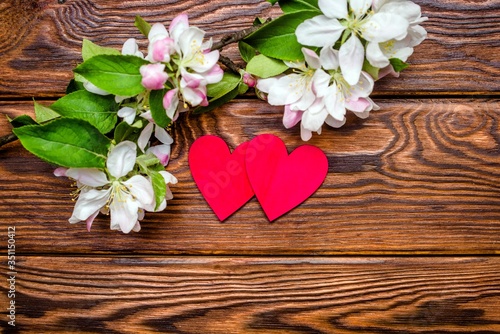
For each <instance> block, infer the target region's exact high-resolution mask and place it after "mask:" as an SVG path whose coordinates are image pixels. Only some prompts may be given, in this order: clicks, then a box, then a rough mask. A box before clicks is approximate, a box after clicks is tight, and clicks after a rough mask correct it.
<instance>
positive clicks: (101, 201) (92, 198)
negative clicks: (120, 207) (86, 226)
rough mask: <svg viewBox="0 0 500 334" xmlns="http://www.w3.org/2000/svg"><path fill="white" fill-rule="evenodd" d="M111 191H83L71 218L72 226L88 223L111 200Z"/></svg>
mask: <svg viewBox="0 0 500 334" xmlns="http://www.w3.org/2000/svg"><path fill="white" fill-rule="evenodd" d="M109 195H110V189H108V190H97V189H90V190H87V191H82V192H81V193H80V195H79V196H78V200H77V201H76V204H75V208H74V209H73V214H72V215H71V218H69V222H70V223H71V224H75V223H78V222H82V221H86V220H87V219H88V218H89V217H90V216H92V215H94V214H95V213H96V212H99V210H100V209H101V208H102V207H104V206H105V205H106V203H107V201H108V199H109Z"/></svg>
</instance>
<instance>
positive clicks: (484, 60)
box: [0, 0, 500, 98]
mask: <svg viewBox="0 0 500 334" xmlns="http://www.w3.org/2000/svg"><path fill="white" fill-rule="evenodd" d="M415 2H416V3H418V4H420V5H421V6H422V11H423V13H424V15H426V16H428V17H429V19H430V20H429V21H427V22H425V23H424V24H423V25H424V27H425V28H426V29H427V30H428V32H429V37H428V39H427V40H426V41H425V42H424V43H423V44H422V45H420V46H418V47H417V48H416V50H415V53H414V55H413V56H412V57H411V58H410V60H409V62H410V63H411V64H412V66H411V67H410V68H409V69H408V70H406V71H405V72H403V74H402V75H401V77H400V78H398V79H396V78H384V79H383V80H382V81H381V83H380V84H379V86H378V88H377V89H376V91H375V93H374V94H375V95H378V96H380V95H401V94H403V95H408V94H410V95H415V94H444V93H446V94H495V95H496V94H498V92H499V91H500V82H499V80H498V75H499V74H500V71H499V68H500V66H499V59H500V48H499V43H500V42H499V41H500V32H499V29H498V22H499V18H500V3H499V2H498V1H494V0H488V1H459V0H443V1H433V0H416V1H415ZM182 12H186V13H189V14H190V19H191V22H192V24H193V25H196V26H199V27H200V28H202V29H204V30H206V31H207V36H209V37H213V38H214V39H216V40H217V39H220V38H221V37H222V36H224V35H225V34H227V33H232V32H235V31H239V30H241V29H244V28H247V27H249V26H250V25H251V23H252V21H253V19H254V18H255V17H256V16H261V17H276V16H277V15H278V14H279V11H278V9H277V8H275V7H273V8H270V5H269V3H268V2H266V1H264V0H247V1H242V0H231V1H203V2H200V1H194V0H189V1H171V0H157V1H154V2H153V3H152V2H151V1H145V0H135V1H132V0H131V1H105V2H102V1H91V0H72V1H66V2H65V3H64V4H59V3H58V2H57V1H55V0H54V1H49V0H29V1H20V0H5V1H3V3H2V4H1V5H0V23H2V24H1V25H0V26H1V28H0V29H1V30H0V68H2V72H1V73H0V97H9V98H18V97H25V98H31V97H33V96H35V97H40V96H45V97H47V96H60V95H62V94H63V93H64V90H65V87H66V85H67V83H68V81H69V79H70V78H71V76H72V72H71V71H72V69H73V68H74V67H75V66H76V65H77V64H78V63H79V62H80V61H81V56H80V47H81V43H82V40H83V39H84V38H87V39H90V40H92V41H93V42H95V43H97V44H100V45H103V46H110V47H115V48H120V47H121V45H122V44H123V42H124V41H125V40H126V39H127V38H129V37H135V38H139V39H140V38H141V36H140V34H139V33H138V32H137V30H136V28H135V27H134V26H133V21H134V17H135V15H142V16H144V17H145V18H146V19H147V20H148V21H150V22H152V23H154V22H162V23H165V24H168V23H169V21H170V20H171V19H172V18H173V17H174V16H175V15H177V14H179V13H182ZM140 44H141V46H142V47H143V48H144V47H145V41H144V39H141V40H140ZM224 54H225V55H228V56H230V57H231V58H233V59H237V58H238V52H237V48H236V47H235V46H231V47H229V48H228V49H227V50H225V51H224Z"/></svg>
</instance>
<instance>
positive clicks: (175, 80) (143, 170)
mask: <svg viewBox="0 0 500 334" xmlns="http://www.w3.org/2000/svg"><path fill="white" fill-rule="evenodd" d="M204 36H205V32H204V31H202V30H200V29H199V28H197V27H190V26H189V22H188V17H187V15H185V14H181V15H179V16H177V17H176V18H174V19H173V20H172V22H171V24H170V26H169V28H168V30H167V29H166V28H165V26H164V25H162V24H160V23H156V24H154V25H153V26H152V27H151V29H150V31H149V34H148V41H149V45H148V54H147V56H146V57H144V54H143V53H142V52H141V51H139V46H138V44H137V42H136V40H135V39H133V38H130V39H128V40H127V41H126V42H125V43H124V45H123V47H122V52H121V53H122V55H125V56H126V55H132V56H136V57H139V58H142V59H143V60H146V61H147V62H148V63H147V64H145V65H142V66H141V68H140V74H141V76H142V80H141V84H142V86H144V88H145V89H146V90H145V91H144V92H142V93H140V94H138V95H136V96H115V101H116V102H117V103H119V104H120V108H119V110H118V116H119V117H121V118H122V119H123V121H124V122H125V123H127V124H129V125H130V127H131V128H134V127H135V128H138V129H140V134H139V135H138V137H137V139H136V140H134V141H130V140H125V141H122V142H119V143H118V144H112V147H111V149H110V151H109V154H108V156H107V159H106V168H105V169H103V170H101V169H98V168H69V169H68V168H62V167H61V168H58V169H56V171H55V175H56V176H67V177H69V178H71V179H73V180H75V181H76V184H77V187H78V189H77V191H76V192H75V197H76V198H77V201H76V204H75V208H74V211H73V214H72V216H71V218H70V219H69V221H70V223H77V222H82V221H85V222H86V223H87V229H88V230H89V231H90V228H91V226H92V223H93V221H94V219H95V217H96V216H97V215H98V213H99V212H101V213H104V214H110V216H111V229H113V230H121V231H122V232H124V233H129V232H130V231H132V230H133V231H139V230H140V224H139V221H140V220H141V219H143V218H144V212H145V211H161V210H163V209H165V207H166V200H169V199H172V197H173V196H172V193H171V191H170V189H169V187H168V184H169V183H170V184H175V183H177V179H176V178H175V177H174V176H173V175H172V174H170V173H168V172H166V171H165V170H163V168H162V170H153V171H151V170H150V169H149V168H150V167H151V166H150V165H148V163H147V160H148V159H149V160H150V162H151V165H157V164H158V163H159V164H160V166H166V165H167V164H168V161H169V158H170V150H171V149H170V146H171V144H172V143H173V139H172V137H171V136H170V135H169V134H168V132H167V131H166V129H165V128H163V127H161V126H159V125H157V124H156V123H155V120H154V118H153V116H152V112H151V109H150V99H149V97H150V94H151V91H159V90H161V91H162V93H163V92H164V95H163V107H164V109H165V113H166V116H167V117H168V118H169V119H170V120H172V121H175V120H176V119H177V117H178V115H179V112H181V111H187V110H188V109H189V107H196V106H207V105H208V99H207V85H208V84H211V83H217V82H219V81H220V80H221V79H222V77H223V74H224V72H223V71H222V69H221V68H220V66H219V65H218V64H217V62H218V60H219V51H217V50H215V51H212V50H211V47H212V40H209V41H208V42H205V43H203V39H204ZM82 81H83V86H84V88H85V89H86V90H88V91H89V92H91V93H94V94H98V95H110V93H109V92H107V91H105V90H103V89H101V88H99V87H97V86H95V85H94V84H92V83H91V82H89V81H88V80H82ZM153 133H154V138H152V135H153ZM139 159H141V160H140V161H139ZM152 173H156V175H161V176H162V177H163V181H164V184H165V187H166V192H165V191H160V193H163V194H164V196H162V197H161V198H162V201H161V203H156V199H155V195H156V193H155V189H154V187H155V185H154V182H153V180H152V177H151V174H152ZM160 179H161V177H160ZM161 182H162V181H160V183H161ZM156 186H158V184H156ZM160 187H162V185H160Z"/></svg>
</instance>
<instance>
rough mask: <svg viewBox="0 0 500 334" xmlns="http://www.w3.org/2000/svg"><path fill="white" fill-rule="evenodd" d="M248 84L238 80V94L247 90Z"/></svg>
mask: <svg viewBox="0 0 500 334" xmlns="http://www.w3.org/2000/svg"><path fill="white" fill-rule="evenodd" d="M248 88H249V87H248V85H247V84H245V83H243V82H240V83H239V84H238V95H242V94H245V93H246V92H247V91H248Z"/></svg>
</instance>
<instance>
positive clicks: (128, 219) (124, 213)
mask: <svg viewBox="0 0 500 334" xmlns="http://www.w3.org/2000/svg"><path fill="white" fill-rule="evenodd" d="M118 191H119V192H120V194H119V195H118V194H115V199H114V200H113V201H112V202H111V204H110V205H109V209H110V211H111V228H112V229H116V227H117V226H119V228H120V230H121V231H122V232H123V233H129V232H130V231H132V229H133V228H134V226H135V224H136V223H137V219H138V216H139V215H138V213H137V210H138V209H139V202H138V201H137V200H134V199H133V198H132V196H131V195H129V194H127V193H125V192H122V191H120V190H118ZM118 196H120V200H117V199H116V197H118Z"/></svg>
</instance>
